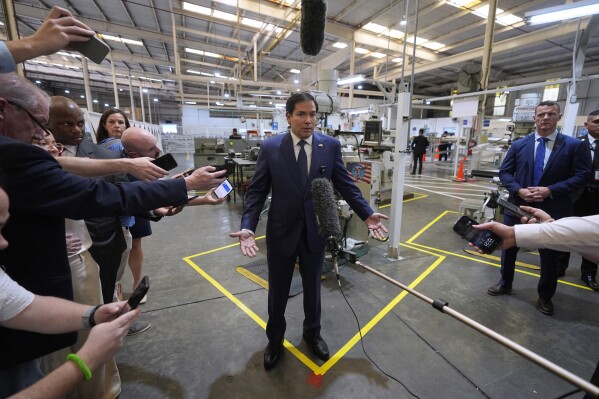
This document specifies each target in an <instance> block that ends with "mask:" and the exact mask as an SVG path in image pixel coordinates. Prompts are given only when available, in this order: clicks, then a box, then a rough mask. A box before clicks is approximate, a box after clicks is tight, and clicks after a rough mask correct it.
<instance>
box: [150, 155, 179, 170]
mask: <svg viewBox="0 0 599 399" xmlns="http://www.w3.org/2000/svg"><path fill="white" fill-rule="evenodd" d="M152 163H153V164H154V165H156V166H158V167H160V168H162V169H164V170H173V169H175V168H176V167H177V166H179V165H178V164H177V161H175V157H173V154H164V155H163V156H161V157H158V158H156V159H154V160H153V161H152Z"/></svg>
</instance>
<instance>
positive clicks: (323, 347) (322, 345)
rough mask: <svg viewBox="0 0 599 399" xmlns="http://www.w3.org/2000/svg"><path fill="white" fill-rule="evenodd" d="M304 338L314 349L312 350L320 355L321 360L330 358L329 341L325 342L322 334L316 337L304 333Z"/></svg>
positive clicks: (317, 355)
mask: <svg viewBox="0 0 599 399" xmlns="http://www.w3.org/2000/svg"><path fill="white" fill-rule="evenodd" d="M304 339H305V340H306V342H307V343H308V346H310V349H312V352H314V354H315V355H316V357H318V358H319V359H320V360H328V359H329V347H328V346H327V343H326V342H324V339H322V337H321V336H320V335H317V336H316V337H310V336H308V335H306V334H304Z"/></svg>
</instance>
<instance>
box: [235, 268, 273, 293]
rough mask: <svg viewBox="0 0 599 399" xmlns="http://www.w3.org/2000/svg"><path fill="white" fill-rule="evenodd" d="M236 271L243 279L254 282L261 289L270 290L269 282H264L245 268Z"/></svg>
mask: <svg viewBox="0 0 599 399" xmlns="http://www.w3.org/2000/svg"><path fill="white" fill-rule="evenodd" d="M235 271H236V272H237V273H239V274H241V275H242V276H243V277H245V278H247V279H248V280H250V281H253V282H254V283H256V284H258V285H259V286H260V287H262V288H266V289H268V281H266V280H264V279H263V278H262V277H260V276H258V275H257V274H254V273H252V272H251V271H249V270H248V269H246V268H245V267H243V266H237V267H236V268H235Z"/></svg>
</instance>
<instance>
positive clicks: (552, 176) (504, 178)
mask: <svg viewBox="0 0 599 399" xmlns="http://www.w3.org/2000/svg"><path fill="white" fill-rule="evenodd" d="M587 146H588V145H587V144H586V143H584V142H582V141H580V140H577V139H575V138H572V137H569V136H565V135H563V134H561V133H559V134H558V135H557V137H556V139H555V143H554V145H553V150H552V151H551V155H550V156H549V160H548V161H547V165H545V168H544V169H543V175H542V176H541V180H540V181H539V186H541V187H547V188H549V190H551V197H548V198H545V200H543V202H532V203H527V202H526V201H524V200H523V199H522V198H520V196H518V190H519V189H521V188H526V187H531V186H532V185H533V182H532V180H533V171H534V157H535V135H534V134H530V135H528V136H526V137H524V138H522V139H520V140H516V141H514V143H513V144H512V146H511V147H510V149H509V150H508V152H507V154H506V157H505V159H504V161H503V163H502V165H501V169H500V170H499V179H500V180H501V182H502V183H503V184H504V185H505V187H506V188H507V189H508V191H509V193H510V198H511V199H512V201H513V202H514V203H515V204H516V205H529V206H533V207H536V208H540V209H543V210H544V211H545V212H547V213H549V214H550V215H551V216H552V217H553V218H555V219H559V218H562V217H566V216H571V215H572V193H574V192H575V191H577V190H579V189H581V188H582V187H584V186H585V185H586V184H587V182H588V179H589V175H590V173H591V154H590V152H589V150H588V147H587Z"/></svg>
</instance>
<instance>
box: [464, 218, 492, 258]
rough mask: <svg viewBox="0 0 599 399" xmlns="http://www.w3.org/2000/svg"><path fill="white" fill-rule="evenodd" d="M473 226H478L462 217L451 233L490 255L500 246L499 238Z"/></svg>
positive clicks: (474, 221) (489, 231)
mask: <svg viewBox="0 0 599 399" xmlns="http://www.w3.org/2000/svg"><path fill="white" fill-rule="evenodd" d="M475 224H478V223H477V222H476V220H474V219H472V218H470V217H468V216H462V217H461V218H460V219H459V220H458V221H457V222H456V224H455V225H454V226H453V231H454V232H456V233H457V234H458V235H459V236H460V237H462V238H463V239H465V240H466V241H468V242H471V243H472V244H474V245H476V246H477V247H478V248H479V249H480V250H481V251H483V253H486V254H490V253H492V252H493V251H495V249H496V248H497V246H499V244H501V238H500V237H499V236H498V235H497V234H495V233H493V232H492V231H491V230H476V229H474V228H472V226H473V225H475Z"/></svg>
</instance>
